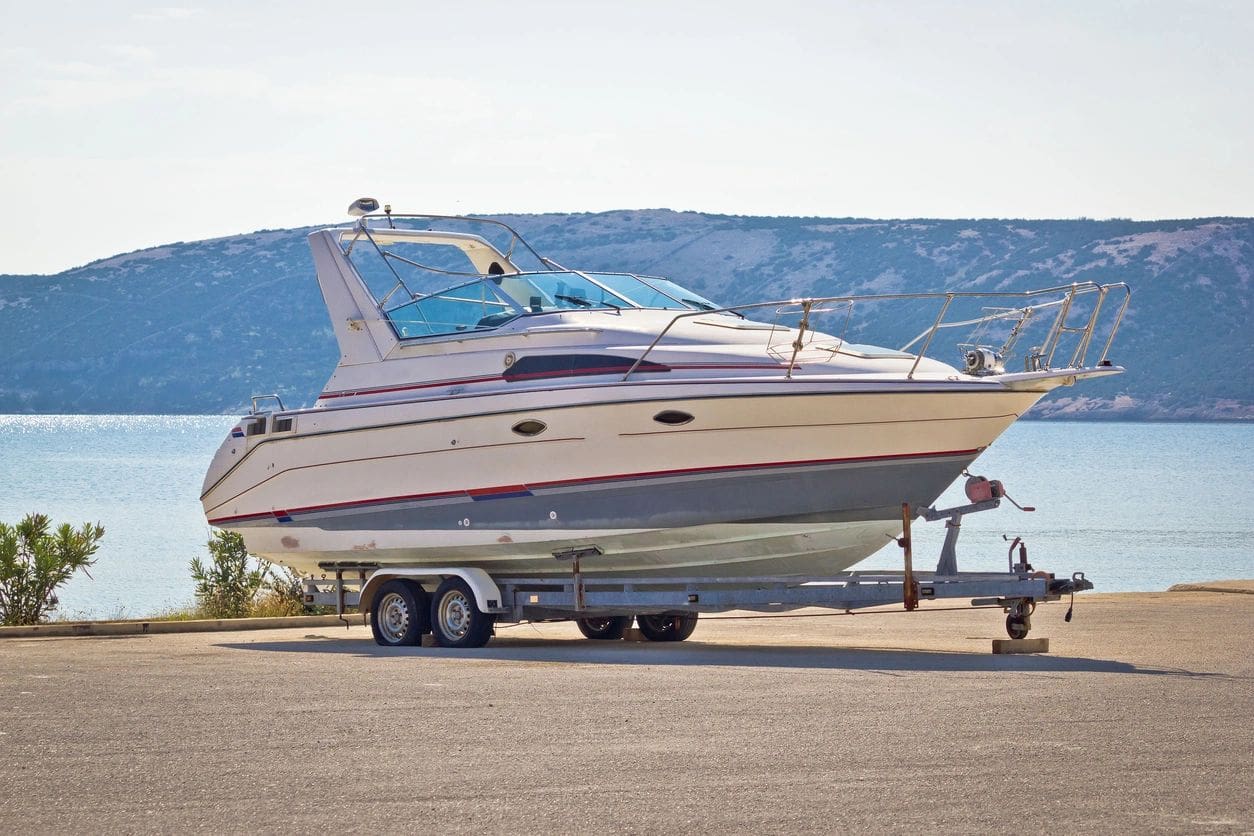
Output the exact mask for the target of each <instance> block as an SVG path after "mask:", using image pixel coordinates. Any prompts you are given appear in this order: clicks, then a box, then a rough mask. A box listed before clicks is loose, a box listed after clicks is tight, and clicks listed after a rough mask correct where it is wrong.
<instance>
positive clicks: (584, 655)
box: [217, 635, 1231, 678]
mask: <svg viewBox="0 0 1254 836" xmlns="http://www.w3.org/2000/svg"><path fill="white" fill-rule="evenodd" d="M430 640H431V639H430V637H429V636H428V637H427V641H428V642H430ZM217 646H218V647H222V648H228V649H232V650H251V651H254V652H263V653H312V654H351V655H354V656H358V657H368V658H375V659H379V660H390V659H418V660H421V659H430V660H432V661H442V660H446V659H465V660H476V661H494V662H518V663H548V664H553V663H559V664H569V665H637V666H642V667H645V666H685V667H688V666H710V667H750V668H799V669H811V670H850V671H871V672H877V673H884V674H889V675H895V674H899V673H907V672H920V671H922V672H940V671H955V672H981V671H988V672H1007V671H1021V672H1028V673H1120V674H1141V675H1146V676H1183V677H1205V678H1213V677H1220V678H1231V677H1230V676H1229V675H1228V674H1223V673H1210V672H1199V671H1189V670H1184V669H1180V668H1157V667H1141V666H1137V665H1134V664H1132V663H1129V662H1119V661H1115V660H1110V659H1086V658H1081V657H1072V656H1050V655H1016V656H996V655H993V654H990V653H963V652H954V651H930V650H918V649H911V648H858V647H823V646H811V645H801V646H798V645H726V644H711V643H704V642H700V641H692V640H690V641H686V642H683V643H681V644H663V643H630V642H604V643H602V642H588V641H579V640H569V639H516V638H500V637H498V638H495V639H493V640H492V643H491V644H490V645H489V646H487V647H483V648H477V649H474V650H453V649H448V648H440V647H431V646H427V647H380V646H378V645H376V644H374V642H373V641H371V640H370V639H362V638H356V637H352V638H349V637H345V638H336V637H334V636H324V635H309V636H306V637H305V638H304V639H303V640H299V641H277V642H247V643H244V642H233V643H223V644H219V645H217Z"/></svg>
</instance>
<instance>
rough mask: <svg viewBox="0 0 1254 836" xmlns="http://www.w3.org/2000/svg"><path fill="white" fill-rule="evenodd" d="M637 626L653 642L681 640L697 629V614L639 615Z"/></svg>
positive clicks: (641, 633)
mask: <svg viewBox="0 0 1254 836" xmlns="http://www.w3.org/2000/svg"><path fill="white" fill-rule="evenodd" d="M636 626H637V627H639V628H640V635H642V636H644V637H645V638H646V639H648V640H649V641H651V642H681V641H683V640H684V639H686V638H688V637H689V636H691V635H692V631H693V630H695V629H697V614H696V613H689V614H688V615H638V616H636Z"/></svg>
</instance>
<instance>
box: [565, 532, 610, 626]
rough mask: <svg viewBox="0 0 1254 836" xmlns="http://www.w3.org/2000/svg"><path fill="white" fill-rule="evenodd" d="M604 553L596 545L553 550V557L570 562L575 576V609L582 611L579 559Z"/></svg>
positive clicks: (581, 577) (581, 575) (582, 597)
mask: <svg viewBox="0 0 1254 836" xmlns="http://www.w3.org/2000/svg"><path fill="white" fill-rule="evenodd" d="M603 554H605V552H603V551H601V549H600V548H599V547H597V546H583V547H582V548H576V549H567V550H565V551H560V552H553V557H555V558H557V559H558V560H569V561H570V562H571V570H572V572H573V573H574V576H575V609H576V610H578V611H580V612H582V611H583V610H584V609H585V607H584V593H583V572H582V571H581V570H580V568H579V561H580V560H582V559H583V558H585V557H599V556H600V555H603Z"/></svg>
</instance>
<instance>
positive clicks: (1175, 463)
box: [0, 415, 1254, 617]
mask: <svg viewBox="0 0 1254 836" xmlns="http://www.w3.org/2000/svg"><path fill="white" fill-rule="evenodd" d="M234 422H235V419H234V418H232V417H223V416H130V415H125V416H121V415H104V416H100V415H81V416H80V415H71V416H46V415H45V416H0V520H4V521H6V522H10V523H13V522H16V521H17V520H18V519H20V518H21V516H22V515H23V514H25V513H27V512H30V511H42V512H43V513H46V514H49V515H51V516H52V517H53V520H54V521H55V522H63V521H64V522H70V523H73V524H75V525H77V524H79V523H82V522H85V521H90V522H97V521H99V522H100V523H101V524H102V525H103V526H104V527H105V537H104V540H103V541H102V545H101V548H100V551H99V552H98V553H97V558H98V562H97V564H96V566H95V567H94V568H93V569H92V576H93V579H88V578H85V577H81V576H80V577H76V578H75V579H74V580H73V581H71V582H70V584H69V585H68V586H67V587H66V589H65V591H64V594H62V596H61V602H62V608H61V613H62V614H63V615H66V616H74V617H115V616H128V617H138V616H144V615H149V614H152V613H154V612H156V611H158V610H161V609H164V608H168V607H173V606H179V605H183V604H187V603H189V602H190V601H191V599H192V581H191V577H190V575H189V574H188V569H187V566H188V562H189V561H190V560H191V558H192V557H193V556H197V555H200V556H207V554H208V552H207V550H206V548H205V541H206V540H207V539H208V536H209V529H208V526H207V525H206V523H205V519H204V516H203V515H202V513H201V508H200V503H199V501H198V499H197V497H198V495H199V493H200V483H201V478H202V476H203V475H204V469H205V467H206V465H207V464H208V462H209V458H210V456H211V455H212V453H213V451H214V450H215V449H216V448H217V446H218V443H219V442H220V441H221V439H222V438H223V436H224V435H225V434H226V432H227V430H228V429H229V428H230V427H231V426H232V425H233V424H234ZM973 469H974V471H975V472H977V473H983V474H985V475H987V476H989V477H991V478H996V479H1001V480H1002V481H1003V482H1005V483H1006V487H1007V490H1008V491H1009V493H1010V495H1011V496H1013V497H1014V498H1015V499H1017V500H1018V501H1019V502H1020V503H1021V504H1025V505H1034V506H1036V507H1037V509H1038V510H1037V511H1036V512H1035V513H1031V514H1027V513H1020V512H1019V511H1016V510H1014V509H1013V508H1010V507H1009V506H1007V505H1003V508H1002V509H999V510H996V511H989V512H985V513H982V514H976V515H973V516H971V517H968V518H967V519H966V521H965V522H964V524H963V533H962V539H961V540H960V541H959V548H958V557H959V568H960V569H964V570H971V571H975V570H999V569H1003V568H1005V566H1006V546H1007V543H1005V542H1004V541H1003V540H1002V539H1001V537H1002V534H1003V533H1005V534H1010V535H1012V536H1013V535H1022V536H1023V537H1025V538H1026V540H1027V542H1028V548H1029V559H1030V560H1031V561H1032V562H1033V563H1034V564H1035V566H1036V567H1037V568H1038V569H1040V568H1044V569H1048V570H1050V571H1054V572H1057V573H1059V574H1062V573H1070V572H1072V571H1076V570H1079V571H1083V572H1085V573H1086V574H1087V575H1088V576H1089V578H1090V579H1091V580H1093V581H1094V583H1096V584H1097V587H1098V589H1099V590H1101V591H1112V592H1113V591H1135V590H1159V589H1165V588H1166V587H1168V586H1170V585H1171V584H1173V583H1180V582H1183V581H1195V580H1210V579H1215V578H1235V577H1246V578H1248V577H1254V426H1252V425H1216V424H1084V423H1063V424H1060V423H1048V424H1042V423H1021V424H1017V425H1015V426H1013V427H1011V429H1010V430H1009V431H1008V432H1007V433H1006V434H1005V435H1004V436H1003V437H1002V438H1001V439H999V440H998V442H997V443H996V444H995V445H994V446H993V447H992V448H991V449H990V450H989V451H988V452H987V453H985V454H984V456H983V458H981V459H980V461H978V462H977V463H976V466H975V467H974V468H973ZM962 501H963V496H962V490H961V486H960V485H959V487H957V488H955V489H952V490H951V491H950V492H949V493H948V494H947V495H946V496H945V497H944V498H942V500H941V502H942V503H943V504H944V505H956V504H960V503H961V502H962ZM943 538H944V529H943V523H918V524H917V525H916V526H915V543H916V546H915V555H916V557H915V565H916V566H917V567H919V568H923V569H930V568H932V566H933V565H934V562H935V557H936V555H937V554H938V553H939V549H940V543H941V541H942V540H943ZM899 565H900V551H899V550H898V549H897V548H896V547H895V546H890V547H887V548H885V549H884V550H883V551H881V552H880V553H879V554H877V555H875V556H873V557H871V558H869V559H868V560H867V561H865V562H864V563H863V564H862V565H861V566H859V567H858V568H899Z"/></svg>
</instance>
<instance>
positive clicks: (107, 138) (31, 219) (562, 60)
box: [0, 0, 1254, 274]
mask: <svg viewBox="0 0 1254 836" xmlns="http://www.w3.org/2000/svg"><path fill="white" fill-rule="evenodd" d="M0 20H3V21H4V25H3V29H0V32H3V34H2V35H0V274H3V273H55V272H59V271H61V270H65V269H67V268H70V267H74V266H79V265H82V264H84V263H87V262H89V261H92V260H96V259H99V258H104V257H108V256H110V255H113V254H116V253H120V252H126V251H130V250H134V249H139V248H143V247H149V246H155V245H159V244H164V243H170V242H174V241H193V240H200V239H203V238H210V237H217V236H224V235H232V234H237V233H243V232H251V231H254V230H257V229H275V228H286V227H294V226H305V225H315V224H329V223H338V222H340V221H341V220H342V219H344V218H345V214H344V210H345V208H346V207H347V206H348V204H349V203H350V202H351V201H352V200H353V199H354V198H356V197H359V196H363V195H370V196H373V197H377V198H379V199H380V200H381V201H384V202H387V203H391V204H392V205H393V206H394V208H395V209H396V210H397V211H409V212H437V213H491V212H549V211H560V212H583V211H603V210H610V209H633V208H659V207H664V208H670V209H676V210H696V211H702V212H714V213H727V214H744V215H792V216H808V215H818V216H827V217H872V218H904V217H938V218H987V217H1013V218H1076V217H1093V218H1109V217H1127V218H1136V219H1164V218H1192V217H1209V216H1217V215H1238V216H1250V215H1254V165H1252V164H1251V162H1252V158H1254V106H1252V105H1251V102H1254V49H1252V48H1251V44H1254V2H1244V0H1240V1H1239V2H1237V1H1234V2H1218V1H1217V0H1216V2H1184V0H1178V1H1177V2H1170V3H1169V2H1114V0H1087V2H1068V1H1067V0H1055V1H1054V2H1044V3H1042V2H1013V0H991V1H990V2H984V0H972V1H971V2H950V3H944V2H907V0H899V2H881V3H868V2H852V0H851V2H839V1H838V0H832V1H831V2H821V0H816V1H815V2H792V0H772V2H752V3H749V2H737V1H736V0H723V1H722V2H696V1H695V0H694V2H678V0H671V2H653V0H636V1H635V2H591V3H590V2H545V0H535V1H534V2H475V0H463V2H460V3H431V2H408V3H356V4H351V3H344V2H337V3H323V2H315V1H314V0H305V2H259V1H258V0H249V2H219V3H209V2H204V3H190V4H188V5H168V6H163V5H154V4H151V3H144V2H100V1H99V0H97V2H90V3H88V2H80V3H75V2H60V3H32V2H30V0H0Z"/></svg>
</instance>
